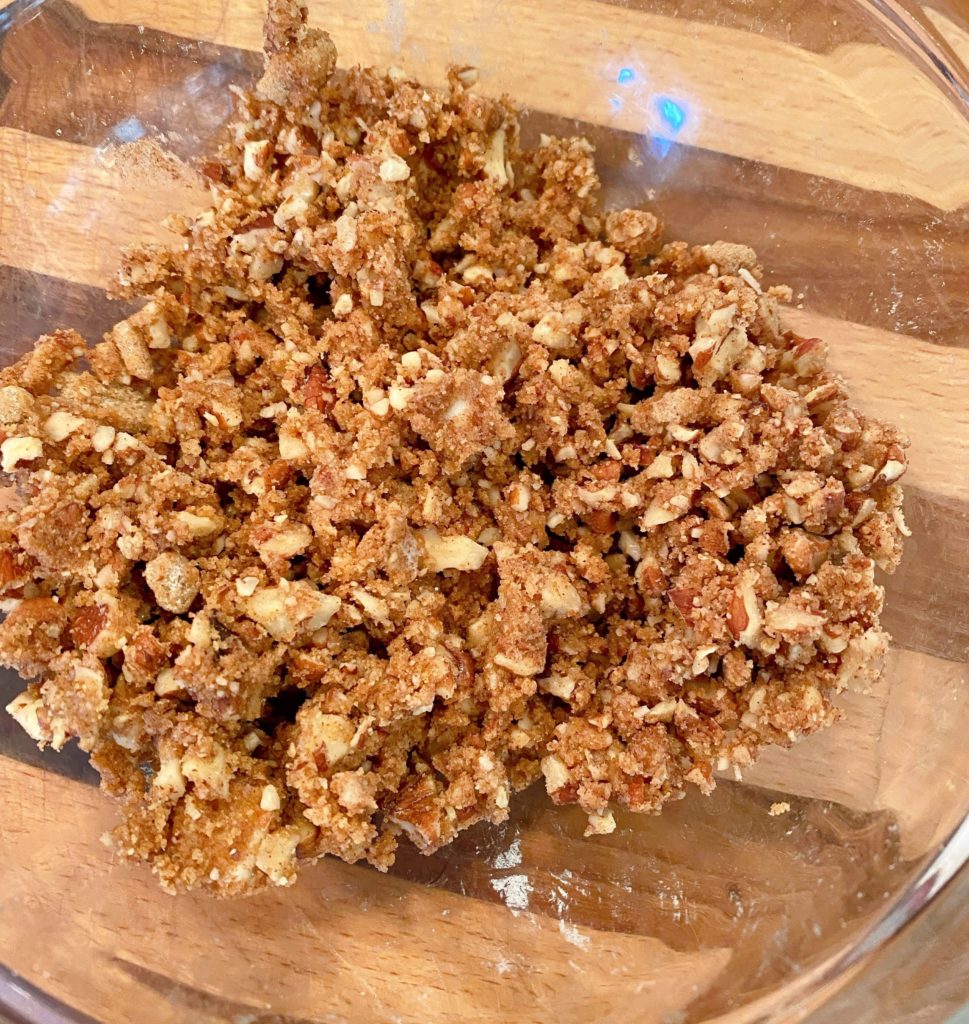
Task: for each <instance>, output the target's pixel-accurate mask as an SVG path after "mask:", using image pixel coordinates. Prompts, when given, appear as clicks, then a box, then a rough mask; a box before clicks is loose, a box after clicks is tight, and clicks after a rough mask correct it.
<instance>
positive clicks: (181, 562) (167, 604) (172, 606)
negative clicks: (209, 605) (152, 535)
mask: <svg viewBox="0 0 969 1024" xmlns="http://www.w3.org/2000/svg"><path fill="white" fill-rule="evenodd" d="M145 580H146V581H147V583H148V586H149V587H151V590H152V593H153V594H154V595H155V600H156V601H157V602H158V603H159V604H160V605H161V606H162V608H164V609H165V610H166V611H169V612H174V613H175V614H176V615H181V614H182V613H183V612H187V611H188V610H189V608H190V607H191V605H192V602H193V601H194V600H195V598H196V596H197V595H198V592H199V587H200V586H201V580H202V577H201V575H200V573H199V571H198V568H197V567H196V566H195V564H194V563H192V562H190V561H189V560H188V559H187V558H186V557H185V556H184V555H180V554H178V553H177V552H174V551H165V552H162V554H160V555H159V556H158V557H157V558H153V559H152V560H151V561H150V562H149V563H148V564H147V565H146V566H145Z"/></svg>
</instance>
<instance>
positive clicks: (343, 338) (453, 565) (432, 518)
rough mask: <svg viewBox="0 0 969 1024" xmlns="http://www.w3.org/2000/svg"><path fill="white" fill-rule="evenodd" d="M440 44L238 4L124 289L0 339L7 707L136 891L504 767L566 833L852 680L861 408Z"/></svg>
mask: <svg viewBox="0 0 969 1024" xmlns="http://www.w3.org/2000/svg"><path fill="white" fill-rule="evenodd" d="M473 78H474V76H473V74H472V73H471V72H470V71H469V69H460V70H455V71H454V72H453V73H452V75H451V79H450V87H449V89H448V90H446V91H431V90H427V89H425V88H424V87H422V86H421V85H419V84H418V83H417V82H415V81H412V80H410V79H407V78H406V77H403V76H402V75H401V74H400V73H397V72H394V73H393V74H389V75H383V74H379V73H377V72H375V71H372V70H360V69H353V70H349V71H337V70H335V54H334V51H333V46H332V43H331V41H330V40H329V38H328V37H327V36H326V35H325V34H323V33H321V32H318V31H317V30H315V29H312V28H310V27H309V26H307V24H306V22H305V15H304V13H303V11H302V10H301V9H300V8H299V7H297V6H296V5H295V4H294V3H292V2H284V0H273V2H272V4H271V13H270V18H269V22H268V29H267V58H266V74H265V77H264V78H263V79H262V80H261V82H260V85H259V88H258V89H257V91H256V92H255V93H253V94H246V93H241V92H240V93H239V116H238V120H237V121H236V122H235V125H234V127H233V129H232V135H231V139H230V140H229V142H228V143H227V144H226V145H225V147H224V148H223V150H222V151H221V152H220V153H219V154H217V155H216V156H214V157H212V158H211V159H209V160H207V161H205V164H204V166H203V172H204V175H205V177H206V179H207V180H208V181H209V183H210V187H211V192H212V205H211V207H210V208H209V209H208V210H206V211H205V212H203V213H202V214H201V215H200V216H198V217H196V218H194V219H193V220H188V221H185V222H184V223H183V224H182V225H181V235H182V239H181V241H180V243H179V244H178V245H176V246H174V247H172V248H140V249H136V250H134V251H132V252H131V253H129V254H128V256H127V259H126V263H125V268H124V271H123V273H122V275H121V278H120V283H119V291H120V292H121V293H122V294H124V295H126V296H129V297H130V296H142V297H144V298H146V299H147V304H146V305H145V306H144V307H143V308H142V309H141V310H140V311H139V312H138V313H136V314H134V315H133V316H131V317H130V318H129V319H127V320H125V321H123V322H122V323H119V324H118V325H116V326H115V327H114V328H113V329H112V330H111V331H109V332H108V333H107V334H106V335H105V336H104V337H103V338H102V339H100V340H99V341H97V343H96V344H93V345H91V346H88V345H86V344H85V342H84V340H83V339H82V338H80V337H79V336H78V335H77V334H76V333H74V332H72V331H58V332H55V333H54V334H52V335H50V336H48V337H45V338H42V339H41V340H40V341H39V342H38V343H37V346H36V347H35V349H34V350H33V351H32V352H31V353H29V354H28V355H27V356H25V357H24V358H23V359H22V360H21V361H20V362H19V363H17V364H16V365H14V366H11V367H8V368H7V369H5V370H3V371H2V372H0V455H2V468H3V471H4V473H6V474H8V475H9V477H10V479H11V480H12V481H13V483H15V485H16V488H17V493H18V495H19V507H17V508H16V509H14V510H12V511H8V512H6V513H4V516H3V519H2V520H0V594H2V598H3V600H4V602H5V607H7V608H9V609H10V611H9V614H8V616H7V618H6V620H5V622H4V623H3V625H2V626H0V658H2V660H3V662H4V663H5V664H8V665H12V666H14V667H15V668H16V669H17V670H18V671H19V672H20V673H21V674H22V675H23V676H24V677H26V678H29V679H32V680H34V681H33V682H31V683H30V685H29V686H28V688H27V690H26V691H25V692H24V693H23V694H21V695H20V696H19V697H17V698H16V700H14V701H13V703H12V704H11V705H10V711H11V713H12V714H13V715H14V716H15V717H16V718H17V719H18V721H20V723H21V724H22V725H23V727H24V728H25V729H26V730H27V732H28V733H30V735H31V736H32V737H33V738H34V739H36V740H37V742H38V743H40V744H41V745H42V746H43V745H51V746H53V747H55V748H60V747H61V746H63V745H64V744H65V743H66V742H67V741H68V740H69V739H71V738H76V739H77V740H78V742H79V743H80V745H81V746H82V747H83V748H84V749H85V750H87V751H90V753H91V759H92V762H93V763H94V765H95V766H96V767H97V768H98V770H99V771H100V773H101V776H102V779H103V785H104V788H105V789H106V790H107V791H108V792H110V793H112V794H114V795H115V796H117V797H118V798H119V799H120V801H121V803H122V806H123V809H124V824H123V825H121V826H120V827H119V829H118V830H117V833H116V836H115V841H116V844H117V847H118V849H119V850H120V851H121V852H122V854H123V855H125V856H127V857H129V858H132V859H135V860H143V861H147V862H149V863H150V864H151V865H152V867H153V869H154V870H155V871H156V873H157V874H158V876H159V878H160V879H161V881H162V883H163V885H164V886H165V887H166V888H168V889H171V890H184V889H190V888H193V887H197V886H202V887H206V888H208V889H211V890H213V891H215V892H217V893H220V894H223V895H231V894H239V893H246V892H250V891H252V890H254V889H257V888H259V887H261V886H263V885H266V884H269V883H272V884H278V885H285V884H289V883H290V882H292V881H293V879H294V878H295V877H296V874H297V871H298V868H299V865H300V864H304V863H308V862H311V861H313V860H314V859H316V858H318V857H321V856H323V855H324V854H334V855H336V856H338V857H342V858H344V859H345V860H347V861H356V860H360V859H366V860H368V861H370V862H371V863H372V864H375V865H376V866H377V867H379V868H381V869H385V868H387V867H388V866H389V865H390V864H391V863H392V862H393V859H394V850H395V847H396V845H397V843H398V841H399V839H400V837H401V836H406V837H407V838H408V839H409V840H411V841H412V842H414V843H416V844H417V846H418V847H419V848H420V849H421V850H423V851H426V852H430V851H433V850H436V849H438V848H439V847H441V846H442V845H444V844H446V843H448V842H450V841H451V840H452V839H454V837H455V836H456V835H457V833H458V832H459V831H461V830H462V829H464V828H467V827H468V826H469V825H471V824H473V823H474V822H477V821H481V820H482V819H485V820H489V821H495V822H497V821H501V820H503V819H504V818H505V817H507V815H508V808H509V804H510V801H511V800H512V799H513V796H514V793H515V792H516V791H518V790H520V789H522V788H524V787H525V786H528V785H529V784H531V783H532V782H534V781H535V780H537V779H538V778H540V777H544V783H545V786H546V788H547V790H548V793H549V795H550V796H551V799H552V800H553V801H554V802H555V803H557V804H565V803H578V804H579V805H580V806H581V807H582V808H583V810H584V811H585V812H587V814H588V816H589V827H588V834H590V835H594V834H603V833H608V832H611V831H612V830H613V829H614V828H615V827H616V820H615V817H614V814H613V811H614V809H615V807H616V806H617V805H622V806H625V807H628V808H630V809H631V810H634V811H643V812H650V813H655V812H657V811H659V810H660V809H661V808H662V807H663V805H664V804H665V803H667V802H668V801H670V800H675V799H678V798H680V797H682V796H683V794H684V792H685V790H686V788H687V786H688V785H693V786H696V787H698V788H699V789H700V790H702V791H703V792H709V791H710V790H712V789H713V787H714V781H715V773H716V772H717V771H718V770H722V769H725V768H730V767H735V768H737V769H741V768H743V767H744V766H745V765H748V764H750V763H751V762H752V761H753V759H754V758H755V757H756V756H757V753H758V751H759V750H760V748H761V747H763V746H764V745H765V744H781V745H785V746H786V745H790V744H791V743H793V742H795V741H796V740H797V739H798V738H800V737H801V736H804V735H806V734H808V733H811V732H814V731H815V730H817V729H820V728H822V727H824V726H827V725H829V724H831V723H832V722H834V721H835V720H836V719H837V718H838V716H839V712H838V710H837V709H836V707H835V705H834V704H833V702H832V701H833V697H834V695H836V694H837V693H838V692H839V691H841V690H843V689H844V688H846V687H861V688H866V687H868V686H870V685H871V684H872V683H873V682H874V681H875V680H876V679H877V677H878V674H879V672H880V668H881V661H882V658H883V656H884V653H885V649H886V645H887V639H888V638H887V636H886V634H885V632H884V631H883V630H882V628H881V626H880V625H879V613H880V610H881V604H882V590H881V588H880V587H879V586H878V585H877V584H876V582H875V579H874V570H875V568H876V566H877V567H878V568H880V569H882V570H885V571H891V570H892V569H894V567H895V566H896V564H897V563H898V560H899V557H900V552H901V543H902V537H903V535H906V534H907V530H906V527H905V523H904V520H903V518H902V513H901V491H900V488H899V485H898V480H899V478H900V477H901V475H902V473H903V472H904V470H905V464H906V459H905V448H906V444H907V442H906V440H905V439H904V437H903V436H902V435H901V434H900V432H899V431H898V430H896V429H895V428H894V427H891V426H889V425H887V424H884V423H880V422H877V421H874V420H871V419H869V418H867V417H865V416H863V415H862V414H861V413H860V412H858V411H856V410H855V409H854V408H852V406H851V405H849V403H848V400H847V398H846V393H845V388H844V384H843V382H842V381H841V380H840V379H839V378H838V377H836V376H835V375H834V374H833V373H831V372H830V371H829V370H828V369H827V365H826V359H825V353H826V347H825V344H824V343H823V342H822V341H820V340H819V339H817V338H802V337H798V336H797V335H795V334H792V333H791V332H789V331H785V330H784V329H783V328H782V327H781V326H780V321H779V312H780V309H781V307H782V305H783V303H784V302H785V301H787V300H788V298H789V296H790V293H789V291H788V290H787V289H783V288H768V287H767V286H765V285H764V284H763V283H762V270H761V268H760V267H759V265H758V263H757V260H756V257H755V255H754V253H753V252H752V251H750V250H749V249H747V248H746V247H744V246H741V245H734V244H727V243H723V242H719V243H716V244H713V245H706V246H694V247H691V246H688V245H686V244H685V243H683V242H674V243H672V244H667V245H662V244H661V227H660V224H659V222H658V220H657V218H656V217H655V216H654V215H653V214H652V213H650V212H647V211H642V210H624V211H615V212H604V211H603V210H602V209H601V207H600V205H599V200H598V193H599V180H598V177H597V175H596V170H595V163H594V154H593V150H592V147H591V145H590V144H589V143H588V142H587V141H585V140H584V139H578V138H573V139H558V138H542V139H541V141H540V143H539V145H538V146H537V147H536V148H534V149H530V150H524V149H522V148H521V146H520V143H519V127H518V120H517V117H516V114H515V110H514V108H513V106H512V105H511V104H510V103H509V102H507V101H500V102H496V101H492V100H488V99H484V98H481V97H479V96H477V95H475V94H474V93H473V92H471V91H470V90H469V83H470V82H472V81H473Z"/></svg>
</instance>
